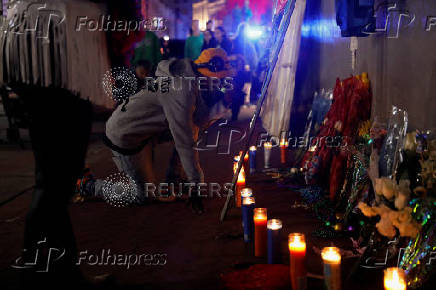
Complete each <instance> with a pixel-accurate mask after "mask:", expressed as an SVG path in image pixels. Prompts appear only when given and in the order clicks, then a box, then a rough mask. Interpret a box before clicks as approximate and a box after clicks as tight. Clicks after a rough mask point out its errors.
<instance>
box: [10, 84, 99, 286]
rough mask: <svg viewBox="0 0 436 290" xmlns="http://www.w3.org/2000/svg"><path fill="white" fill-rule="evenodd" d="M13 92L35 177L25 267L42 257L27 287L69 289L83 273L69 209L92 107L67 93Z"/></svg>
mask: <svg viewBox="0 0 436 290" xmlns="http://www.w3.org/2000/svg"><path fill="white" fill-rule="evenodd" d="M14 90H15V91H16V92H17V93H18V95H19V96H21V97H22V98H23V99H24V101H25V106H26V108H27V112H28V113H29V117H30V128H29V132H30V138H31V142H32V149H33V152H34V157H35V176H36V180H35V190H34V192H33V196H32V202H31V204H30V208H29V211H28V213H27V217H26V225H25V232H24V254H23V261H25V262H26V263H28V261H32V260H34V259H35V256H36V253H37V252H39V253H38V261H37V262H38V265H37V267H35V269H30V270H28V271H27V272H28V274H30V275H31V276H30V277H31V278H30V279H25V280H26V281H24V282H25V283H28V284H29V285H32V286H34V283H35V281H39V282H41V283H47V282H48V283H49V284H50V283H53V282H55V281H62V282H63V284H64V285H66V284H68V283H70V282H71V281H72V280H74V279H77V275H78V273H79V271H78V267H77V266H76V261H77V259H76V255H77V248H76V243H75V238H74V233H73V228H72V225H71V221H70V216H69V213H68V204H69V201H70V198H71V196H72V195H73V193H74V186H75V182H76V180H77V178H78V177H79V175H80V174H81V172H82V170H83V167H84V160H85V155H86V149H87V145H88V141H89V134H90V130H91V119H92V108H91V104H90V103H89V102H88V101H85V100H82V99H80V98H78V97H77V96H75V95H72V94H71V93H69V92H68V91H66V90H63V89H54V88H31V87H22V86H21V87H16V88H14ZM41 241H43V242H42V243H41ZM38 242H39V244H38ZM50 249H55V250H50ZM50 254H51V256H50ZM49 258H50V259H49ZM55 260H56V261H55ZM47 263H48V264H47ZM47 265H48V267H46V266H47ZM32 270H33V271H32ZM37 271H38V272H37ZM41 271H42V273H41ZM35 272H37V273H35ZM29 289H30V288H29ZM59 289H61V288H59Z"/></svg>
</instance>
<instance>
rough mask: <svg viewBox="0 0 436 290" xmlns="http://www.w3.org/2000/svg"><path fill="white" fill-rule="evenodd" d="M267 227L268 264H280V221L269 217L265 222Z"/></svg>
mask: <svg viewBox="0 0 436 290" xmlns="http://www.w3.org/2000/svg"><path fill="white" fill-rule="evenodd" d="M267 228H268V264H280V263H281V261H282V254H281V251H280V235H281V229H282V221H281V220H279V219H271V220H269V221H268V223H267Z"/></svg>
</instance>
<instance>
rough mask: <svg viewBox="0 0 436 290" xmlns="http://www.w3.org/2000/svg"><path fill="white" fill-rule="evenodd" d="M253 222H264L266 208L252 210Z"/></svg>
mask: <svg viewBox="0 0 436 290" xmlns="http://www.w3.org/2000/svg"><path fill="white" fill-rule="evenodd" d="M253 217H254V219H255V220H266V219H267V216H266V208H262V207H258V208H255V209H254V215H253Z"/></svg>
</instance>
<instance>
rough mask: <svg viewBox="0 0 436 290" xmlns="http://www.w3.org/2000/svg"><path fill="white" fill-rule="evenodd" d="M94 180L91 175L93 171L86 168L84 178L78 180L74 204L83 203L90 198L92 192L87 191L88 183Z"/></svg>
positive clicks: (73, 199)
mask: <svg viewBox="0 0 436 290" xmlns="http://www.w3.org/2000/svg"><path fill="white" fill-rule="evenodd" d="M93 180H94V176H93V175H92V173H91V169H90V168H89V167H86V168H85V169H84V170H83V175H82V177H81V178H79V179H78V180H77V183H76V190H75V194H74V196H73V198H72V202H73V203H82V202H84V201H85V199H86V198H87V197H89V195H90V192H89V191H88V190H87V183H88V182H89V181H93Z"/></svg>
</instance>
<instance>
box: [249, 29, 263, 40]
mask: <svg viewBox="0 0 436 290" xmlns="http://www.w3.org/2000/svg"><path fill="white" fill-rule="evenodd" d="M245 33H246V36H247V37H248V38H250V39H259V38H261V37H262V35H263V27H260V26H248V27H247V30H246V32H245Z"/></svg>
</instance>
